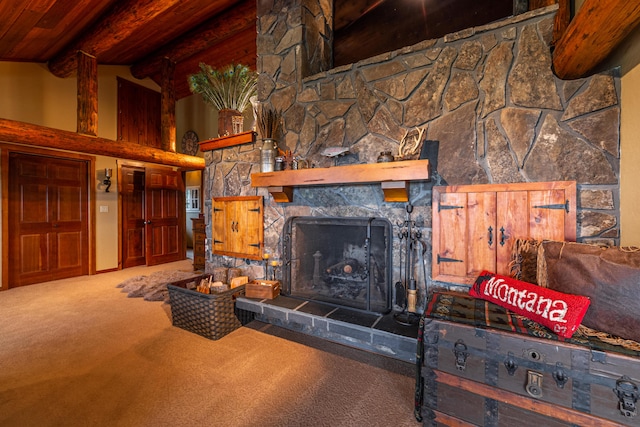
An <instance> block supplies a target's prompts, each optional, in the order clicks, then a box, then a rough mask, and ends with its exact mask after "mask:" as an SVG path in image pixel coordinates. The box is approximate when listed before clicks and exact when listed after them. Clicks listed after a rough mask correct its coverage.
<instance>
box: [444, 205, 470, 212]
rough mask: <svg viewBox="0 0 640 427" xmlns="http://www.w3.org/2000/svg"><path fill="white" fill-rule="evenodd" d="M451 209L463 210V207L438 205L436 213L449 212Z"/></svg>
mask: <svg viewBox="0 0 640 427" xmlns="http://www.w3.org/2000/svg"><path fill="white" fill-rule="evenodd" d="M451 209H464V206H456V205H438V212H440V211H442V210H451Z"/></svg>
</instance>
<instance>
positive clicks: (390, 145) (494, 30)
mask: <svg viewBox="0 0 640 427" xmlns="http://www.w3.org/2000/svg"><path fill="white" fill-rule="evenodd" d="M330 4H331V2H327V1H324V0H286V1H284V0H282V1H281V0H274V1H271V2H258V25H257V27H258V28H257V29H258V54H259V59H258V71H259V73H260V77H259V93H258V97H259V100H260V102H261V103H263V104H264V105H269V106H272V107H274V108H276V109H278V110H281V111H283V116H284V126H283V135H282V136H281V138H280V140H279V146H280V148H281V149H283V150H290V151H291V152H292V153H293V154H294V155H296V156H301V157H303V158H305V159H306V160H308V161H309V163H310V164H311V165H312V166H316V167H334V166H342V165H348V164H359V163H375V162H376V158H377V156H378V155H379V154H380V152H382V151H391V152H392V153H397V152H398V148H399V141H400V140H401V139H402V138H403V136H404V135H405V134H406V133H407V132H409V131H411V130H414V129H416V128H421V129H424V136H425V139H427V140H431V141H438V142H439V155H438V159H437V163H438V172H439V177H442V179H443V180H444V181H446V182H447V183H448V185H462V184H485V183H517V182H541V181H576V182H577V185H578V210H577V212H578V213H577V222H578V230H577V237H578V241H582V242H594V243H605V244H617V243H619V221H618V217H619V179H618V176H619V169H620V165H619V163H620V162H619V160H620V150H619V146H620V144H619V143H620V137H619V128H620V105H619V90H620V79H619V77H618V75H617V72H616V71H615V70H611V71H607V72H602V73H600V74H596V75H594V76H590V77H586V78H582V79H578V80H572V81H563V80H560V79H558V78H557V77H555V76H554V75H553V72H552V70H551V52H550V46H549V43H550V40H551V35H552V28H553V19H554V16H555V13H556V10H557V6H551V7H548V8H543V9H538V10H536V11H533V12H528V13H525V14H522V15H519V16H514V17H512V18H509V19H505V20H503V21H500V22H496V23H492V24H488V25H485V26H482V27H477V28H470V29H468V30H464V31H461V32H459V33H455V34H450V35H447V36H445V37H443V38H441V39H437V40H426V41H424V42H421V43H419V44H416V45H414V46H408V47H406V48H403V49H400V50H398V51H394V52H389V53H387V54H382V55H379V56H376V57H374V58H369V59H367V60H364V61H360V62H358V63H355V64H349V65H345V66H342V67H339V68H335V69H331V60H330V56H331V55H330V41H331V34H330V28H331V19H332V16H331V6H330ZM260 145H261V142H260V141H258V142H257V143H255V144H246V145H240V146H236V147H228V148H224V149H219V150H215V151H208V152H205V160H206V164H207V167H206V171H205V174H204V181H205V182H204V187H205V189H204V194H205V200H211V198H212V197H218V196H239V195H261V196H263V197H264V204H265V205H264V226H265V234H264V236H265V238H264V243H265V247H264V249H265V252H267V253H269V255H270V257H271V259H276V260H278V261H280V262H282V263H283V264H284V263H286V262H288V261H289V259H288V257H291V255H288V254H287V251H288V250H289V248H288V247H287V244H288V242H287V241H286V240H285V239H286V238H287V237H286V233H283V230H285V228H286V225H287V223H288V222H289V221H290V219H291V218H295V217H314V218H349V217H354V218H370V217H374V218H383V219H385V220H386V221H388V222H389V223H390V224H392V228H393V227H396V228H397V227H398V224H402V223H403V221H404V220H405V214H406V210H405V208H406V206H405V204H404V203H398V202H387V201H385V200H384V198H383V195H382V192H381V191H380V187H379V186H375V185H332V186H319V187H303V186H302V187H298V188H295V190H294V192H293V201H292V202H290V203H277V202H275V201H274V200H273V198H272V196H271V195H270V194H269V192H268V191H267V189H266V188H254V187H252V186H251V174H252V173H257V172H260V150H259V147H260ZM331 147H340V148H345V149H347V150H346V151H348V153H347V154H345V155H344V156H343V157H340V158H339V159H331V158H327V157H325V156H323V154H322V153H323V150H325V149H326V148H331ZM433 185H434V182H430V183H429V182H420V183H412V184H411V186H410V189H409V202H410V203H411V204H412V205H413V207H414V209H413V214H412V215H413V217H412V220H413V221H414V222H415V227H416V230H418V231H420V233H421V235H422V236H423V242H421V243H423V244H424V245H425V247H426V248H427V249H426V252H425V256H424V261H423V264H424V265H417V263H416V265H415V266H414V268H415V269H420V268H422V269H424V271H425V272H426V274H425V275H424V276H425V279H424V280H420V281H419V282H418V284H417V285H418V309H419V310H420V309H423V308H424V305H425V302H426V294H427V292H428V288H429V287H430V286H432V285H434V283H433V282H432V280H431V279H430V270H431V267H430V258H431V250H430V248H431V242H430V238H431V188H432V186H433ZM205 208H206V212H205V214H206V215H207V217H208V218H211V203H210V202H205ZM397 231H398V230H395V231H392V232H391V233H390V234H391V236H392V238H391V242H389V243H390V245H389V246H390V248H391V254H390V256H391V262H390V265H389V264H387V271H386V274H390V275H391V279H390V282H391V283H395V282H396V281H399V280H401V264H402V262H401V260H400V254H401V252H402V251H401V241H400V239H399V238H398V234H397ZM207 234H208V235H209V236H211V224H210V221H208V223H207ZM342 246H344V245H342ZM318 250H319V249H318ZM340 251H342V253H348V250H347V252H345V249H344V248H340ZM340 251H338V252H340ZM320 252H321V255H322V256H323V260H324V262H326V263H329V261H328V260H327V259H326V258H325V257H328V256H329V254H325V253H323V251H322V250H320ZM309 256H310V257H311V258H313V254H307V255H305V257H306V258H309ZM331 256H335V255H334V254H331ZM385 256H387V255H386V254H385ZM296 262H302V261H301V260H297V261H296ZM304 262H305V263H308V264H305V267H307V268H311V266H312V265H313V264H311V262H312V261H311V260H309V259H306V260H305V261H304ZM336 263H337V261H336ZM215 266H233V267H239V268H242V269H243V270H244V271H245V272H246V274H247V275H249V276H250V277H262V263H260V262H245V260H242V259H233V258H228V257H223V256H212V257H211V258H210V259H209V260H208V261H207V270H210V269H212V268H213V267H215ZM323 268H325V266H323ZM284 271H285V270H284V269H279V274H280V277H278V279H280V280H282V281H283V282H286V281H289V282H290V284H291V283H293V281H294V278H295V279H296V280H297V278H304V280H309V279H308V277H307V276H308V274H309V272H305V273H301V272H292V273H287V274H290V275H291V277H286V276H285V275H284V274H283V272H284ZM311 280H312V283H313V277H312V278H311ZM435 285H442V284H440V283H435ZM444 285H446V286H449V285H450V284H444ZM451 286H453V285H451ZM374 287H375V286H374ZM293 291H297V290H296V289H294V290H293ZM369 292H370V293H373V292H372V291H371V290H370V289H369ZM395 302H396V299H395V296H394V295H393V294H392V295H391V306H392V307H393V308H395V307H394V306H395ZM376 304H377V303H376ZM376 310H378V309H377V308H376Z"/></svg>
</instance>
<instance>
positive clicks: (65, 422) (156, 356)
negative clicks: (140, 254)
mask: <svg viewBox="0 0 640 427" xmlns="http://www.w3.org/2000/svg"><path fill="white" fill-rule="evenodd" d="M188 268H189V261H188V260H186V261H181V262H178V263H171V264H165V265H160V266H155V267H149V268H146V267H145V268H142V267H136V268H131V269H127V270H124V271H119V272H114V273H107V274H101V275H97V276H91V277H86V276H85V277H81V278H75V279H66V280H60V281H55V282H48V283H43V284H39V285H33V286H27V287H22V288H17V289H12V290H9V291H4V292H0V313H1V316H2V321H0V425H1V426H267V427H268V426H417V425H419V423H417V421H416V420H415V418H414V417H413V391H414V390H413V389H414V376H413V375H414V369H413V366H412V365H411V364H407V363H404V362H399V361H396V360H393V359H389V358H386V357H382V356H378V355H374V354H371V353H366V352H362V351H359V350H355V349H351V348H349V347H345V346H341V345H338V344H333V343H328V342H326V341H323V340H318V339H315V338H313V337H308V336H305V335H302V334H297V333H293V332H290V331H286V330H284V329H281V328H277V327H274V326H271V325H266V324H264V323H260V322H255V321H254V322H252V323H250V324H249V325H248V326H245V327H242V328H240V329H238V330H236V331H234V332H232V333H231V334H229V335H227V336H226V337H224V338H222V339H220V340H218V341H211V340H207V339H205V338H202V337H200V336H198V335H195V334H192V333H190V332H187V331H183V330H181V329H179V328H174V327H173V326H171V320H170V308H169V306H168V305H166V304H164V303H163V302H159V301H145V300H143V299H141V298H127V295H126V294H125V293H122V292H121V289H118V288H116V287H115V286H116V285H117V284H118V283H120V282H122V281H123V280H125V279H127V278H128V277H134V276H138V275H143V274H144V275H146V274H150V273H152V272H154V271H159V270H165V269H166V270H172V269H173V270H184V269H188Z"/></svg>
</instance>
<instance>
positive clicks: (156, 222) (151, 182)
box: [145, 168, 185, 265]
mask: <svg viewBox="0 0 640 427" xmlns="http://www.w3.org/2000/svg"><path fill="white" fill-rule="evenodd" d="M145 204H146V228H147V233H146V236H147V240H146V242H145V245H146V255H147V265H156V264H162V263H166V262H173V261H179V260H181V259H184V255H185V254H184V251H183V247H184V245H183V242H184V217H185V213H184V182H183V180H182V173H181V172H179V171H172V170H169V169H154V168H147V169H146V170H145Z"/></svg>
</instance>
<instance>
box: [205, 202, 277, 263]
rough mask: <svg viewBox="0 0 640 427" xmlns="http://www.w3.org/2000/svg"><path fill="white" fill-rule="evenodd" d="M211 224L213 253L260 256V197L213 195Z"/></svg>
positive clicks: (261, 206) (262, 216)
mask: <svg viewBox="0 0 640 427" xmlns="http://www.w3.org/2000/svg"><path fill="white" fill-rule="evenodd" d="M212 224H213V227H212V235H213V247H212V248H213V252H214V253H216V254H219V255H227V256H233V257H241V258H248V259H256V260H260V259H262V249H263V248H262V247H263V240H264V212H263V201H262V197H261V196H237V197H215V198H214V199H213V213H212Z"/></svg>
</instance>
